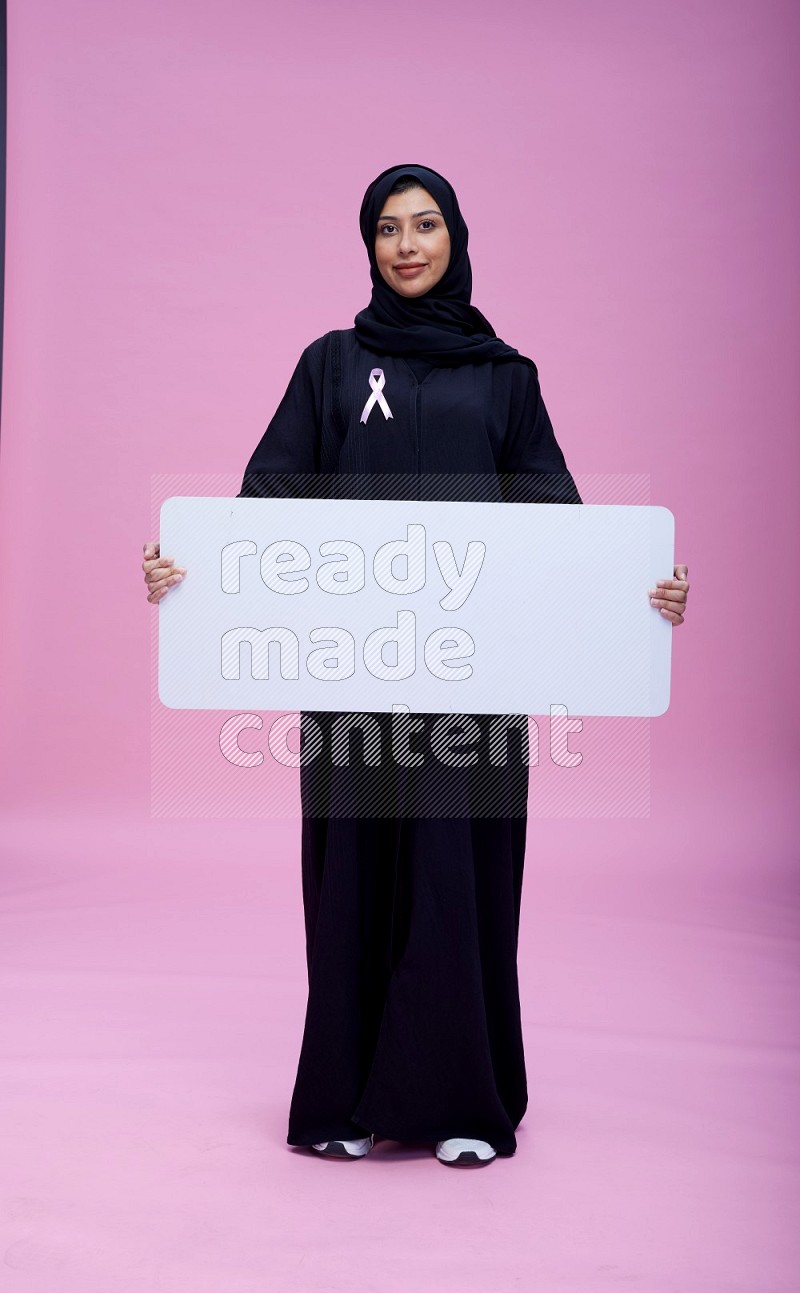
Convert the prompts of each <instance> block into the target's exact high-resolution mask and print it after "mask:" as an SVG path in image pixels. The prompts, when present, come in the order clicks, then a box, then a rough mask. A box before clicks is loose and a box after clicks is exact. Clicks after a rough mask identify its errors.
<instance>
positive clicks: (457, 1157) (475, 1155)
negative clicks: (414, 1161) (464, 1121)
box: [436, 1138, 497, 1167]
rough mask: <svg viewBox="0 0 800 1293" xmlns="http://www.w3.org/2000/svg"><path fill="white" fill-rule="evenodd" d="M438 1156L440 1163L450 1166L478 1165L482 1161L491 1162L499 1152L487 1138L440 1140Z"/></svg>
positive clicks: (437, 1150) (437, 1146)
mask: <svg viewBox="0 0 800 1293" xmlns="http://www.w3.org/2000/svg"><path fill="white" fill-rule="evenodd" d="M436 1157H437V1158H438V1160H439V1162H440V1163H447V1164H448V1166H450V1167H477V1166H478V1165H479V1164H482V1163H491V1161H492V1159H493V1158H497V1154H496V1152H495V1151H494V1149H492V1146H491V1145H490V1144H489V1143H488V1141H485V1140H464V1139H459V1138H456V1139H454V1140H439V1141H437V1143H436Z"/></svg>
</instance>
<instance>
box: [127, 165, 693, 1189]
mask: <svg viewBox="0 0 800 1293" xmlns="http://www.w3.org/2000/svg"><path fill="white" fill-rule="evenodd" d="M360 226H361V234H362V237H363V239H364V242H365V244H366V248H367V253H368V255H369V260H370V268H371V278H372V296H371V300H370V303H369V305H368V306H367V308H366V309H364V310H362V311H361V312H360V313H359V314H358V315H357V316H356V318H355V327H354V328H352V329H349V330H345V331H343V332H331V333H326V334H325V336H323V337H320V338H318V339H317V340H316V341H314V342H312V343H311V345H310V346H308V347H307V348H306V349H305V350H304V351H303V354H302V355H301V357H300V360H299V362H298V365H297V367H296V369H295V372H294V374H293V376H292V379H291V382H290V383H289V387H288V389H287V391H286V394H285V395H284V397H283V399H282V401H281V404H280V406H279V408H278V410H277V412H276V414H275V416H274V418H273V419H272V421H271V422H270V424H269V426H268V428H267V430H266V432H265V434H264V436H263V438H262V440H261V442H260V444H259V445H258V447H257V448H256V450H255V452H254V454H253V456H252V458H251V460H250V462H249V464H248V466H247V470H246V472H245V477H244V481H243V485H242V495H254V494H255V495H261V496H263V497H271V496H272V497H274V496H286V495H290V496H297V497H302V496H307V495H313V494H317V495H319V494H323V495H327V496H332V497H338V498H348V497H350V498H353V497H367V498H369V497H372V498H410V499H413V498H426V499H481V500H494V501H497V502H503V501H505V502H545V503H550V502H553V503H564V502H570V503H572V502H574V503H580V501H581V499H580V496H579V494H578V491H577V489H576V487H575V483H574V481H573V479H572V476H571V474H570V473H569V471H568V470H567V467H566V463H565V461H564V457H563V454H562V452H561V450H560V448H559V446H558V444H557V442H556V439H555V436H554V434H553V428H552V426H551V423H550V419H549V417H548V414H547V411H546V409H545V406H544V403H543V401H542V397H541V392H540V388H539V382H538V374H537V369H536V365H535V364H534V362H533V361H532V360H531V359H529V358H528V357H527V356H524V355H521V354H520V353H519V352H518V351H517V350H515V349H514V348H513V347H511V346H509V345H507V344H506V343H505V342H504V341H502V340H501V339H500V338H499V337H497V335H496V333H495V332H494V329H493V328H492V326H491V324H490V323H489V322H488V320H487V319H486V318H484V316H483V315H482V314H481V313H480V312H479V311H478V310H477V309H475V307H474V306H472V305H471V292H472V275H471V267H470V260H469V256H468V253H467V241H468V231H467V226H466V224H465V222H464V219H463V217H462V215H461V211H460V209H459V204H458V199H457V197H456V194H455V192H454V190H453V188H452V187H451V185H450V184H449V183H448V181H447V180H446V179H444V177H443V176H441V175H439V174H438V173H437V172H436V171H433V170H431V169H429V168H427V167H423V166H419V165H416V164H413V165H405V166H395V167H391V168H389V169H388V170H386V171H383V172H382V173H381V174H380V175H379V176H378V177H377V179H375V180H374V181H373V182H372V184H370V186H369V188H368V189H367V192H366V194H365V196H364V200H363V202H362V205H361V213H360ZM143 568H144V571H145V578H146V580H147V583H148V588H149V594H148V600H150V601H151V602H158V601H160V600H161V598H162V597H163V596H164V595H165V593H166V592H167V591H168V589H169V587H170V586H172V585H173V584H174V583H175V582H178V581H179V580H180V578H182V576H183V574H185V570H183V569H182V568H179V567H176V566H175V565H174V563H173V560H172V558H167V557H164V558H162V557H160V553H159V551H158V547H157V545H147V547H146V549H145V560H144V563H143ZM687 573H688V571H687V569H686V567H677V566H676V567H675V570H674V575H675V578H674V579H672V580H661V581H659V589H658V590H656V589H652V590H649V594H648V595H649V596H650V597H651V603H652V605H653V606H654V607H657V608H658V609H659V610H660V612H661V613H662V614H664V615H665V616H667V617H668V618H669V619H670V620H671V622H672V623H673V624H680V623H683V612H684V610H685V604H686V594H687V591H688V583H687V582H686V579H685V576H686V574H687ZM497 717H499V716H491V715H481V716H478V715H471V716H468V717H467V716H450V720H449V721H452V722H453V723H454V724H455V727H456V730H457V734H458V732H463V733H466V735H463V736H462V739H463V740H465V741H467V743H468V744H470V743H471V742H473V741H475V740H477V736H478V735H479V736H480V737H481V740H480V750H481V754H480V756H479V758H478V760H477V761H476V762H473V763H469V760H467V759H464V761H463V763H462V764H459V765H457V766H452V765H447V766H445V765H443V764H442V763H440V762H437V761H436V760H435V759H433V760H432V759H431V758H430V757H428V758H424V757H423V755H424V754H428V755H430V752H431V749H432V748H433V747H432V745H431V741H432V734H433V730H434V724H435V722H436V720H437V719H439V720H447V716H442V715H427V714H426V715H414V716H413V717H412V716H409V715H392V714H383V715H369V716H359V715H335V714H326V713H314V714H304V715H303V716H302V728H303V749H305V748H306V743H307V741H308V739H309V737H311V738H312V739H313V740H316V741H320V740H321V741H322V743H323V746H324V756H323V757H316V758H314V759H313V761H309V762H307V763H304V764H302V766H301V793H302V805H303V820H302V877H303V902H304V912H305V927H306V954H307V965H308V979H309V994H308V1004H307V1010H306V1019H305V1028H304V1033H303V1041H302V1046H301V1053H300V1059H299V1063H298V1070H297V1077H296V1081H295V1086H294V1091H293V1094H292V1100H291V1108H290V1114H289V1131H288V1135H287V1142H288V1143H289V1144H291V1145H306V1146H310V1147H311V1148H312V1149H314V1150H315V1151H316V1152H317V1153H321V1154H325V1155H327V1156H331V1157H343V1158H359V1157H363V1156H364V1155H365V1154H366V1153H367V1152H368V1151H369V1149H370V1148H371V1147H372V1145H373V1143H374V1137H375V1135H380V1136H383V1137H386V1138H389V1139H393V1140H405V1141H428V1142H431V1143H435V1145H436V1156H437V1158H438V1159H439V1161H440V1162H442V1163H446V1164H448V1165H456V1166H471V1165H480V1164H485V1163H488V1162H491V1161H493V1160H494V1158H495V1157H496V1156H498V1155H501V1156H502V1155H511V1154H513V1153H514V1152H515V1150H516V1146H517V1142H516V1137H515V1134H514V1133H515V1130H516V1128H517V1126H518V1125H519V1122H520V1120H521V1118H522V1116H523V1114H524V1112H525V1109H526V1107H527V1100H528V1094H527V1085H526V1074H525V1061H524V1053H523V1044H522V1029H521V1023H520V1009H519V991H518V979H517V965H516V957H517V937H518V929H519V915H520V897H521V888H522V873H523V860H524V854H525V834H526V806H527V789H528V763H527V757H528V750H527V718H526V716H524V715H522V716H514V715H509V716H503V717H504V718H505V719H507V720H508V721H509V728H510V729H513V728H514V726H515V723H514V720H515V719H518V720H519V722H517V724H516V732H517V736H516V744H515V741H514V738H513V734H512V739H511V741H510V747H511V748H512V757H511V759H510V762H507V763H505V764H503V765H501V766H497V765H496V764H495V763H494V762H493V761H491V760H489V759H488V757H487V753H486V751H487V749H488V741H487V739H486V738H487V734H488V725H489V723H490V721H492V720H493V719H496V718H497ZM359 718H361V719H371V720H372V721H373V725H374V726H373V728H372V731H373V735H374V733H375V729H377V731H378V735H379V737H380V748H381V751H382V752H383V751H385V750H386V749H389V750H393V751H396V750H397V749H398V748H399V747H398V743H399V744H400V745H402V748H403V750H404V751H405V753H406V755H408V754H409V753H410V752H411V750H412V747H413V757H405V758H402V759H400V760H398V759H396V758H395V759H393V760H392V759H389V760H386V761H384V760H382V761H381V764H380V767H379V768H377V769H376V768H375V767H373V766H371V765H370V764H369V762H367V761H365V760H364V758H363V757H362V761H361V764H359V763H358V750H356V756H355V760H354V761H353V762H349V761H348V762H347V764H346V766H341V760H339V759H336V760H334V759H333V758H332V756H331V752H332V749H333V741H334V736H335V733H336V730H337V727H336V724H337V720H339V721H341V720H342V719H348V720H349V719H359ZM365 726H366V727H367V728H368V727H369V724H368V723H367V724H366V725H365ZM412 736H413V742H412V740H411V738H412ZM400 738H402V741H400ZM348 740H349V737H348ZM355 744H356V745H358V742H357V741H356V743H355ZM365 745H366V737H363V734H362V744H361V754H362V756H363V754H364V749H365ZM349 750H350V752H351V753H352V750H353V744H352V743H350V745H349ZM417 756H419V757H418V760H417ZM415 760H417V761H416V762H415ZM417 763H420V764H424V767H420V766H417Z"/></svg>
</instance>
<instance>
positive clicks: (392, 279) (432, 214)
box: [375, 188, 450, 297]
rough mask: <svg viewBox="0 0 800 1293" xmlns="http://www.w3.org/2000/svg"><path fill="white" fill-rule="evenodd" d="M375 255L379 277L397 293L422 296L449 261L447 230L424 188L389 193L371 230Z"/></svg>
mask: <svg viewBox="0 0 800 1293" xmlns="http://www.w3.org/2000/svg"><path fill="white" fill-rule="evenodd" d="M375 259H376V261H377V263H378V269H379V270H380V272H381V276H382V278H385V279H386V282H387V283H388V284H389V286H390V287H393V288H394V290H395V292H398V293H399V294H400V296H410V297H414V296H424V295H425V293H426V292H428V291H430V289H431V288H432V287H433V285H434V283H438V281H439V279H440V278H441V277H442V274H443V273H444V271H445V270H446V269H447V266H448V264H449V262H450V234H449V233H448V232H447V225H446V224H445V222H444V216H443V215H442V213H441V211H440V210H439V207H438V205H437V203H436V202H435V201H434V199H433V198H432V197H431V195H430V193H429V192H428V190H427V189H423V188H419V189H408V191H407V192H405V193H392V194H390V195H389V197H388V198H387V199H386V201H385V202H384V204H383V211H382V212H381V215H380V219H379V220H378V227H377V230H376V233H375Z"/></svg>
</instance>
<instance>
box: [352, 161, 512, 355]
mask: <svg viewBox="0 0 800 1293" xmlns="http://www.w3.org/2000/svg"><path fill="white" fill-rule="evenodd" d="M401 175H412V176H414V178H415V179H418V180H419V182H420V186H421V187H422V188H424V189H427V190H428V192H429V193H430V194H431V195H432V196H433V197H434V198H435V199H436V201H437V202H438V204H439V208H440V210H441V212H442V215H443V216H444V221H445V224H446V225H447V230H448V233H449V234H450V262H449V264H448V266H447V269H446V270H445V272H444V274H443V275H442V277H441V278H440V279H439V281H438V283H434V285H433V287H432V288H430V290H429V291H427V292H426V293H425V294H424V296H420V297H416V298H412V297H406V296H400V294H399V293H398V292H395V290H394V288H392V287H390V286H389V284H388V283H387V282H386V280H385V279H384V277H383V275H382V274H381V271H380V269H379V268H378V262H377V260H376V258H375V236H376V233H377V228H378V218H379V216H380V214H381V211H382V209H383V206H384V203H385V202H386V199H387V197H388V195H389V191H390V189H391V188H392V186H393V185H394V183H395V181H396V180H397V179H398V178H399V177H400V176H401ZM359 223H360V226H361V237H362V238H363V239H364V242H365V243H366V247H367V254H368V256H369V263H370V277H371V279H372V297H371V299H370V303H369V305H368V306H367V307H366V309H364V310H361V311H359V313H358V314H357V315H356V317H355V332H356V338H357V340H358V341H360V342H361V343H362V344H363V345H364V346H366V347H367V349H369V350H375V351H377V352H378V353H379V354H386V355H416V356H419V357H420V358H421V359H427V360H428V362H429V363H431V364H434V365H436V366H438V367H444V368H450V367H453V366H456V365H459V364H482V363H487V362H488V361H490V360H495V361H506V360H517V361H518V362H520V363H525V364H530V365H531V367H532V368H533V369H534V371H536V365H535V363H534V362H533V360H532V359H529V358H528V356H527V355H521V354H520V353H519V351H518V350H515V349H514V347H513V346H509V345H506V343H505V341H501V339H500V338H499V337H498V336H497V333H496V332H495V330H494V328H493V327H492V325H491V323H490V322H489V320H488V319H487V318H486V317H485V316H484V315H483V314H481V312H480V310H478V309H476V308H475V306H474V305H471V304H470V300H471V297H472V267H471V265H470V261H469V254H468V252H467V242H468V239H469V230H468V229H467V226H466V223H465V221H464V217H463V216H462V214H461V209H460V207H459V205H458V198H457V197H456V194H455V190H454V188H453V187H452V185H451V184H450V183H448V181H447V180H446V179H445V178H444V176H443V175H440V174H439V173H438V171H432V170H430V168H429V167H427V166H417V165H411V166H390V167H389V169H388V170H385V171H382V172H381V174H380V175H379V176H378V177H377V179H374V180H373V181H372V183H371V184H370V186H369V188H368V189H367V191H366V193H365V194H364V200H363V202H362V203H361V213H360V216H359Z"/></svg>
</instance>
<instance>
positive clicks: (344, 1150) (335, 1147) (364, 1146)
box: [311, 1132, 374, 1158]
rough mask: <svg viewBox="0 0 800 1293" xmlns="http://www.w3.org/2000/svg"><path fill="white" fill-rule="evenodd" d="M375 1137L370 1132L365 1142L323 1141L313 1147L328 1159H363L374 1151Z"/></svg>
mask: <svg viewBox="0 0 800 1293" xmlns="http://www.w3.org/2000/svg"><path fill="white" fill-rule="evenodd" d="M373 1143H374V1135H373V1133H372V1132H370V1134H369V1136H365V1137H364V1138H363V1140H321V1141H318V1142H317V1144H315V1145H312V1146H311V1148H312V1149H315V1150H316V1151H317V1153H318V1154H324V1155H325V1157H326V1158H363V1157H364V1155H365V1154H368V1153H369V1151H370V1150H371V1149H372V1146H373Z"/></svg>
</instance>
